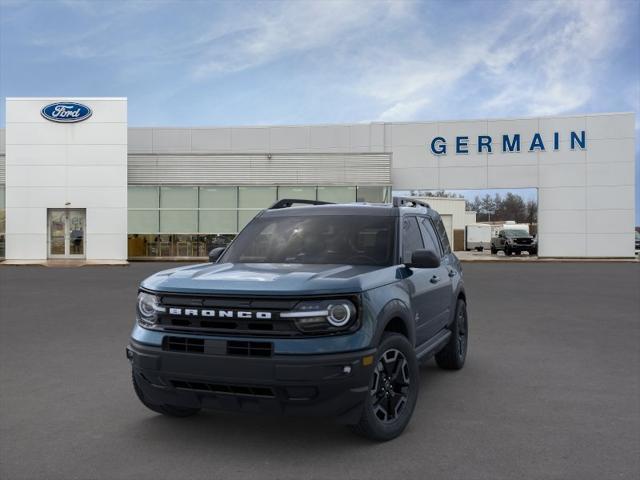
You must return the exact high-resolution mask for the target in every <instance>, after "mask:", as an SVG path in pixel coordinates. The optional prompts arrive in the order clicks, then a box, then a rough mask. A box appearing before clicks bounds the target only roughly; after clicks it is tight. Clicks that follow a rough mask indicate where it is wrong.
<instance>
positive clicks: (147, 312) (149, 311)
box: [136, 292, 165, 326]
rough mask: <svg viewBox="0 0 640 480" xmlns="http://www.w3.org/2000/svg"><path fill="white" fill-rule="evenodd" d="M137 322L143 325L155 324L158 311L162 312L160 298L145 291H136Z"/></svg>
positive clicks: (163, 309)
mask: <svg viewBox="0 0 640 480" xmlns="http://www.w3.org/2000/svg"><path fill="white" fill-rule="evenodd" d="M136 311H137V318H138V322H139V323H140V324H141V325H143V326H152V325H155V324H156V322H157V321H158V312H164V311H165V308H164V307H163V306H161V305H160V299H159V298H158V297H157V296H155V295H152V294H150V293H146V292H140V293H138V303H137V309H136Z"/></svg>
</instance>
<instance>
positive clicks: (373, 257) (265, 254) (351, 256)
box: [220, 215, 396, 266]
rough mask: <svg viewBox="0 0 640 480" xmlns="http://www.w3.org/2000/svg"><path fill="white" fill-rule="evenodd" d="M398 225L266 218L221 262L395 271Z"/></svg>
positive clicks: (349, 218) (358, 219) (368, 219)
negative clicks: (368, 267) (375, 267)
mask: <svg viewBox="0 0 640 480" xmlns="http://www.w3.org/2000/svg"><path fill="white" fill-rule="evenodd" d="M395 220H396V219H395V217H386V216H360V215H359V216H355V215H340V216H338V215H313V216H307V217H294V216H291V217H272V218H268V217H267V218H265V217H263V218H259V219H257V220H255V221H253V222H251V223H250V224H249V225H248V226H247V227H246V228H245V229H244V230H243V231H242V233H240V235H238V237H237V238H236V239H235V240H234V241H233V243H232V244H231V245H230V246H229V249H228V250H227V251H226V252H225V254H224V256H223V257H222V258H221V260H220V261H221V262H230V263H314V264H318V263H326V264H347V265H381V266H387V265H392V264H393V245H394V238H395V224H396V221H395Z"/></svg>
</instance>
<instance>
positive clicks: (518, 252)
mask: <svg viewBox="0 0 640 480" xmlns="http://www.w3.org/2000/svg"><path fill="white" fill-rule="evenodd" d="M513 253H515V254H516V255H520V254H521V253H522V252H521V251H520V250H516V251H515V252H513Z"/></svg>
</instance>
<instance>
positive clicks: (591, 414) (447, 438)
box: [0, 262, 640, 480]
mask: <svg viewBox="0 0 640 480" xmlns="http://www.w3.org/2000/svg"><path fill="white" fill-rule="evenodd" d="M173 266H175V264H156V263H133V264H131V265H129V266H125V267H83V268H44V267H0V478H2V479H6V480H8V479H48V480H53V479H64V480H69V479H82V480H84V479H109V480H114V479H125V478H129V479H141V480H143V479H154V480H161V479H176V478H184V479H190V480H195V479H216V478H221V479H222V478H224V479H234V478H242V479H247V478H256V479H258V478H260V479H262V478H282V479H303V478H314V479H341V478H353V479H372V478H380V479H394V478H402V479H412V478H416V479H423V478H461V479H481V478H486V479H491V480H496V479H515V478H517V479H523V478H532V479H533V478H535V479H540V478H545V479H548V478H558V479H569V478H575V479H581V480H584V479H603V478H634V479H635V478H638V477H639V475H640V460H639V456H638V452H640V315H639V313H640V266H639V265H638V264H630V263H620V264H616V263H608V264H595V263H584V264H582V263H571V264H566V263H529V262H526V263H522V262H520V263H512V264H509V263H473V264H465V267H464V268H465V272H464V274H465V279H466V282H467V290H468V296H469V312H470V344H469V356H468V358H467V365H466V366H465V368H464V369H463V370H461V371H459V372H444V371H441V370H439V369H437V368H436V367H435V365H434V364H433V362H429V363H427V364H425V365H424V366H422V368H421V372H422V379H421V380H422V383H421V391H420V397H419V400H418V406H417V407H416V411H415V413H414V416H413V420H412V422H411V423H410V425H409V427H408V429H407V430H406V431H405V433H404V434H403V435H402V436H401V437H400V438H398V439H396V440H394V441H392V442H388V443H384V444H376V443H372V442H369V441H366V440H363V439H361V438H359V437H356V436H353V435H352V434H351V433H350V432H349V431H348V430H347V429H345V428H344V427H341V426H339V425H335V424H333V423H331V422H327V421H323V420H318V419H308V420H307V419H296V418H274V417H267V416H255V415H251V416H249V415H240V414H229V413H216V412H204V413H202V414H200V415H198V416H196V417H192V418H187V419H172V418H166V417H162V416H159V415H156V414H154V413H153V412H151V411H148V410H146V409H145V408H144V407H143V406H142V405H141V404H140V403H139V402H138V400H137V398H136V397H135V395H134V393H133V390H132V388H131V384H130V374H129V365H128V362H127V361H126V359H125V353H124V346H125V344H126V343H127V338H128V334H129V332H130V330H131V326H132V324H133V316H134V302H135V296H136V285H137V283H138V282H139V281H140V280H141V279H142V278H144V277H145V276H147V275H148V274H150V273H152V272H154V271H156V270H159V269H162V268H166V267H173Z"/></svg>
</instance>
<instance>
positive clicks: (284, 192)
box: [278, 187, 316, 200]
mask: <svg viewBox="0 0 640 480" xmlns="http://www.w3.org/2000/svg"><path fill="white" fill-rule="evenodd" d="M282 198H295V199H296V200H315V199H316V187H278V200H280V199H282Z"/></svg>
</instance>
